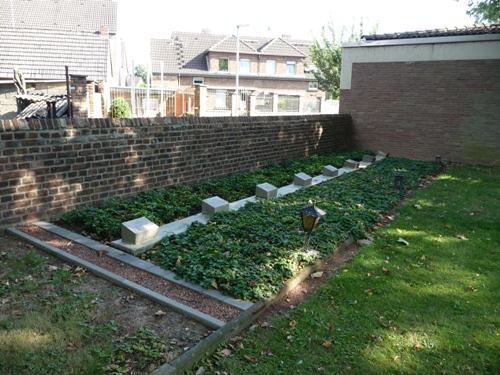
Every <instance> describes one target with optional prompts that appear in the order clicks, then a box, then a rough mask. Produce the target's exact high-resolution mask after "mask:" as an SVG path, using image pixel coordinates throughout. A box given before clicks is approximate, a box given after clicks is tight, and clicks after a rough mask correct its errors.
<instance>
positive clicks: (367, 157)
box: [363, 155, 375, 163]
mask: <svg viewBox="0 0 500 375" xmlns="http://www.w3.org/2000/svg"><path fill="white" fill-rule="evenodd" d="M363 161H364V162H365V163H373V162H374V161H375V156H373V155H363Z"/></svg>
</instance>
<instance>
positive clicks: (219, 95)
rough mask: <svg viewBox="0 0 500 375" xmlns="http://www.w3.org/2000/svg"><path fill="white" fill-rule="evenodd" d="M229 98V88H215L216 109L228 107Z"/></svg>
mask: <svg viewBox="0 0 500 375" xmlns="http://www.w3.org/2000/svg"><path fill="white" fill-rule="evenodd" d="M227 98H228V94H227V90H215V109H226V108H227Z"/></svg>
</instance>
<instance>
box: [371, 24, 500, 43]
mask: <svg viewBox="0 0 500 375" xmlns="http://www.w3.org/2000/svg"><path fill="white" fill-rule="evenodd" d="M484 34H500V24H492V25H474V26H471V27H462V28H455V29H434V30H421V31H407V32H401V33H390V34H373V35H363V39H364V40H367V41H369V40H390V39H414V38H432V37H442V36H462V35H484Z"/></svg>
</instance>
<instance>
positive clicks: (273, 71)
mask: <svg viewBox="0 0 500 375" xmlns="http://www.w3.org/2000/svg"><path fill="white" fill-rule="evenodd" d="M269 63H272V69H270V68H271V65H270V64H269ZM271 70H272V71H271ZM266 74H269V75H274V74H276V60H266Z"/></svg>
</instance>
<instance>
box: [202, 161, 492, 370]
mask: <svg viewBox="0 0 500 375" xmlns="http://www.w3.org/2000/svg"><path fill="white" fill-rule="evenodd" d="M499 198H500V169H499V168H487V167H458V166H457V167H451V168H449V169H448V170H447V171H446V172H445V173H444V174H442V175H440V176H439V177H438V179H437V180H436V181H435V182H433V183H432V184H431V185H430V186H428V187H427V188H426V189H425V190H422V191H419V192H418V193H417V194H416V195H414V196H413V197H412V198H410V199H408V200H407V201H406V202H405V204H404V206H402V207H401V208H400V209H398V210H397V215H396V220H395V221H393V222H392V223H391V224H390V225H388V226H385V227H383V228H381V229H379V230H378V231H377V232H375V233H374V237H375V238H374V244H373V245H369V246H364V247H362V248H361V250H360V253H359V254H358V255H357V256H356V257H355V258H354V260H353V261H352V262H351V263H350V264H349V265H348V266H347V267H346V268H345V269H343V270H342V271H339V272H338V273H337V274H336V275H335V276H334V277H332V278H331V279H329V280H328V281H327V282H326V283H325V284H324V285H323V286H322V287H321V288H320V289H318V290H317V291H316V293H315V294H314V295H312V296H311V297H310V298H309V299H308V300H307V301H306V302H304V303H303V304H301V305H299V306H297V307H295V308H294V309H292V310H289V311H288V312H287V313H285V314H283V315H281V316H279V317H276V318H274V319H271V320H270V321H269V322H268V323H267V324H266V325H262V326H261V327H260V326H259V327H257V328H256V329H255V330H253V331H251V332H249V333H248V334H247V336H246V337H245V339H244V340H242V341H241V342H240V344H238V345H234V346H232V347H230V349H229V352H227V350H226V353H225V354H224V355H222V354H220V352H219V354H216V355H215V356H213V357H212V358H211V359H210V360H209V361H205V363H203V364H202V365H201V366H202V367H204V369H205V374H215V373H228V374H256V375H259V374H277V375H280V374H297V373H300V374H347V373H348V374H498V373H500V357H499V355H498V353H500V334H499V332H500V331H499V330H500V278H499V270H500V229H499V226H498V225H499V223H500V199H499ZM400 238H402V239H404V240H405V241H407V243H408V244H407V245H406V244H405V243H404V242H401V241H400V240H399V239H400ZM227 353H230V354H229V355H228V354H227ZM195 370H196V369H195ZM216 371H219V372H216Z"/></svg>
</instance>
